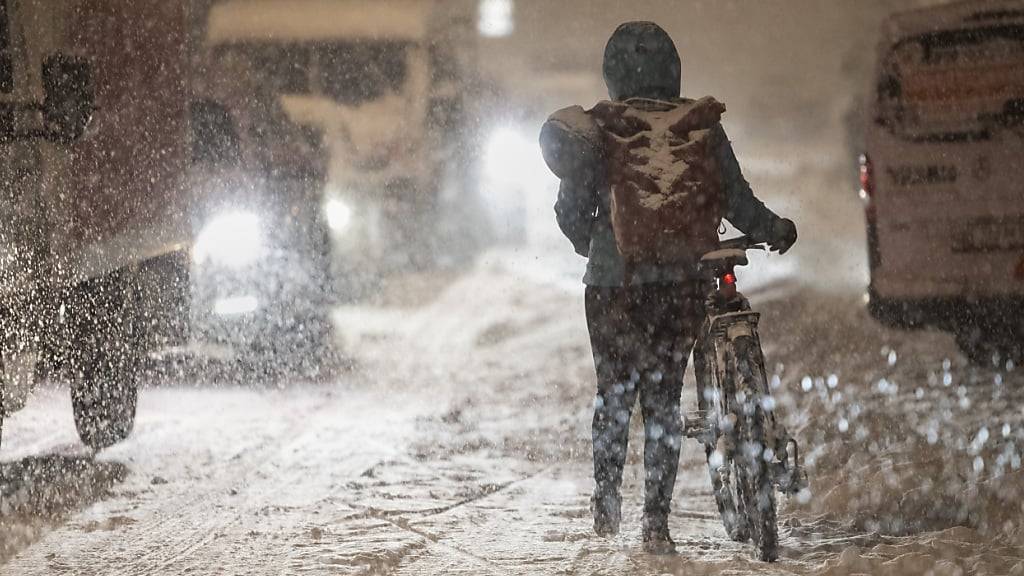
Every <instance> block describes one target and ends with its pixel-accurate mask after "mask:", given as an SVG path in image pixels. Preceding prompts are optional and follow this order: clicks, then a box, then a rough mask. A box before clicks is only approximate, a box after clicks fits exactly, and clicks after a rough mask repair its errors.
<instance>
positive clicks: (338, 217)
mask: <svg viewBox="0 0 1024 576" xmlns="http://www.w3.org/2000/svg"><path fill="white" fill-rule="evenodd" d="M324 213H325V214H326V216H327V225H328V226H330V228H331V230H333V231H335V232H344V231H345V230H346V229H348V226H349V224H351V223H352V208H351V207H349V205H348V204H346V203H345V202H344V201H342V200H339V199H337V198H331V199H330V200H328V201H327V202H326V203H325V204H324Z"/></svg>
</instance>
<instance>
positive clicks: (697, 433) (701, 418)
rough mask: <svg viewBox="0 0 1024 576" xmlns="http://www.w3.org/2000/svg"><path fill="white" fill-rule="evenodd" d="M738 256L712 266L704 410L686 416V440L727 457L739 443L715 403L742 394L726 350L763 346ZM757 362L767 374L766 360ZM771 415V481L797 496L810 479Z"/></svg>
mask: <svg viewBox="0 0 1024 576" xmlns="http://www.w3.org/2000/svg"><path fill="white" fill-rule="evenodd" d="M740 240H744V239H738V240H737V242H738V241H740ZM750 247H753V246H751V245H747V246H744V248H745V249H748V248H750ZM735 252H737V250H735V249H734V250H732V251H730V252H729V253H725V252H723V254H724V256H721V258H720V261H716V262H714V263H713V264H711V265H709V266H707V268H706V270H705V275H706V284H707V286H708V287H709V290H708V294H707V297H706V299H705V310H706V314H707V315H706V318H705V320H704V324H703V325H702V327H701V330H700V332H699V333H698V338H697V342H696V344H695V346H694V352H693V357H694V364H695V370H696V377H697V394H698V406H701V407H703V408H700V409H698V411H697V412H696V413H691V414H688V415H686V416H685V417H684V426H683V429H684V435H685V436H687V437H689V438H693V439H696V440H699V441H701V442H702V443H704V444H705V445H706V446H708V447H713V448H714V449H716V450H719V451H722V452H723V453H725V452H728V453H732V452H733V451H735V449H736V446H735V442H734V441H733V440H731V438H730V437H731V434H729V433H728V432H726V431H724V430H722V429H721V428H722V427H720V423H719V422H717V415H716V414H715V410H714V409H713V408H710V405H711V404H712V403H713V402H716V401H718V399H719V398H724V399H726V403H727V404H728V399H731V398H735V397H736V394H737V393H738V392H739V391H737V390H735V389H733V386H734V382H732V381H731V379H729V378H727V377H726V374H725V371H726V362H727V359H726V354H727V351H728V349H729V347H730V346H731V344H732V343H733V342H735V341H736V340H737V339H739V338H749V339H751V340H753V341H754V342H755V343H756V347H757V349H758V350H760V348H761V347H760V336H759V334H758V324H759V322H760V319H761V314H760V313H758V312H755V311H753V310H752V309H751V307H750V302H749V301H748V300H747V298H746V297H745V296H744V295H743V294H742V293H740V292H739V290H738V288H737V280H736V275H735V267H736V266H739V265H745V264H746V257H745V255H743V256H742V257H740V256H739V255H737V254H736V253H735ZM716 260H717V259H716ZM708 351H714V354H713V356H708V355H707V352H708ZM712 358H713V360H711V362H710V364H711V365H708V364H709V362H708V360H709V359H712ZM758 361H759V364H760V366H759V369H760V370H761V371H762V373H763V371H764V359H763V357H761V358H759V359H758ZM708 371H713V373H709V372H708ZM763 384H764V390H760V391H757V392H758V393H760V394H763V395H764V396H765V397H771V391H770V390H769V389H768V383H767V381H765V382H764V383H763ZM709 385H710V388H711V390H710V393H709ZM766 416H767V418H766V420H767V424H768V426H767V430H766V434H765V436H766V438H765V440H766V443H768V444H769V447H770V448H771V449H772V451H773V452H774V454H775V461H774V462H772V463H771V466H770V467H769V469H770V473H771V477H772V482H773V484H774V485H775V486H776V487H777V488H778V490H779V491H781V492H783V493H784V494H790V495H792V494H796V493H797V492H799V491H800V490H802V489H804V488H805V487H806V486H807V475H806V473H805V472H804V470H803V469H802V468H801V466H800V461H799V445H798V444H797V442H796V440H795V439H793V438H792V437H791V436H790V435H789V433H788V431H787V430H786V428H785V426H783V425H782V424H781V423H780V422H778V421H777V419H776V418H775V414H774V412H772V411H768V412H767V414H766ZM723 432H726V433H723ZM723 441H724V442H723Z"/></svg>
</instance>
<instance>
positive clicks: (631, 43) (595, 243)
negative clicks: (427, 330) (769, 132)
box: [555, 22, 779, 286]
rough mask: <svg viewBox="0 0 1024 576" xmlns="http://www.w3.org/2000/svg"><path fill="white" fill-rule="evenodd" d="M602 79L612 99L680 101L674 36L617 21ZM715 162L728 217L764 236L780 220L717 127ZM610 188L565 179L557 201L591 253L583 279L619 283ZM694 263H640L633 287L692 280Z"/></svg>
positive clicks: (562, 222)
mask: <svg viewBox="0 0 1024 576" xmlns="http://www.w3.org/2000/svg"><path fill="white" fill-rule="evenodd" d="M603 68H604V79H605V83H606V84H607V86H608V95H609V96H610V97H611V99H612V100H617V101H623V100H628V99H630V98H647V99H653V100H664V101H677V100H679V99H680V88H681V77H682V74H681V69H682V67H681V65H680V59H679V52H678V51H677V50H676V47H675V44H674V43H673V42H672V38H671V37H669V35H668V33H667V32H665V31H664V30H663V29H662V28H661V27H659V26H658V25H657V24H654V23H652V22H629V23H626V24H623V25H621V26H619V28H618V29H617V30H616V31H615V33H614V34H613V35H612V37H611V39H610V40H609V41H608V45H607V47H606V48H605V53H604V66H603ZM717 130H718V131H719V134H718V141H719V142H720V145H719V148H718V151H717V153H718V163H719V165H720V166H721V169H722V182H723V183H724V184H725V195H726V213H725V217H726V219H727V220H728V221H729V222H731V223H732V224H733V226H735V227H736V228H738V229H739V230H740V231H741V232H743V233H745V234H749V235H750V236H752V237H753V238H755V239H759V240H767V236H768V234H769V231H770V230H771V229H772V226H773V224H774V222H775V221H776V220H778V219H779V217H778V216H776V215H775V214H774V213H773V212H772V211H771V210H769V209H768V208H767V207H765V205H764V204H763V203H762V202H761V201H760V200H758V199H757V198H756V197H755V196H754V193H753V191H751V189H750V184H748V183H747V181H746V179H744V177H743V172H742V171H741V170H740V165H739V162H738V161H737V160H736V155H735V153H734V152H733V149H732V144H731V143H730V142H729V139H728V137H727V136H726V134H725V131H724V130H723V129H722V127H721V126H720V125H719V126H718V127H717ZM609 206H610V191H609V190H608V188H607V186H603V185H600V184H595V183H591V182H585V181H583V180H581V179H576V178H573V177H571V176H568V177H563V178H562V183H561V186H560V188H559V192H558V201H557V203H556V204H555V214H556V217H557V220H558V225H559V227H560V228H561V229H562V232H563V233H564V234H565V235H566V237H568V238H569V240H570V241H571V242H572V244H573V246H574V247H575V249H576V252H578V253H579V254H580V255H582V256H586V257H587V258H588V262H587V272H586V276H584V279H583V281H584V283H586V284H587V285H590V286H623V285H624V284H625V282H626V280H625V273H624V269H623V268H624V267H623V261H622V257H621V256H620V255H619V251H618V248H617V247H616V244H615V236H614V234H613V232H612V225H611V218H610V216H609V214H610V208H609ZM696 276H697V270H696V263H695V262H694V263H690V264H678V265H673V266H655V265H647V266H640V267H638V268H637V269H635V270H634V271H633V274H632V276H631V283H632V284H642V283H650V282H682V281H687V280H690V279H693V278H696Z"/></svg>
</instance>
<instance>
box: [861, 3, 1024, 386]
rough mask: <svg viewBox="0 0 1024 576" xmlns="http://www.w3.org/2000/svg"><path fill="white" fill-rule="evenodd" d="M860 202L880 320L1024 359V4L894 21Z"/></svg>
mask: <svg viewBox="0 0 1024 576" xmlns="http://www.w3.org/2000/svg"><path fill="white" fill-rule="evenodd" d="M872 93H873V95H874V96H873V98H872V102H871V107H870V108H871V110H870V114H869V117H868V125H867V127H866V149H865V152H864V154H863V156H862V157H861V197H862V198H863V199H864V202H865V208H866V216H867V236H868V259H869V269H870V279H871V281H870V286H869V294H868V301H869V310H870V311H871V313H872V314H873V315H874V316H875V317H876V318H878V319H880V320H882V321H883V322H885V323H887V324H890V325H894V326H899V327H907V328H915V327H928V326H931V327H936V328H939V329H942V330H945V331H948V332H951V333H953V334H954V336H955V338H956V342H957V344H958V345H959V347H960V348H961V349H962V350H963V352H964V353H965V355H966V356H967V357H968V359H969V360H971V361H972V362H974V363H977V364H982V365H986V366H990V367H991V366H999V367H1005V365H1006V363H1007V362H1010V363H1017V364H1019V363H1020V362H1021V361H1022V360H1024V358H1022V356H1024V194H1022V193H1021V184H1020V183H1021V181H1022V180H1024V164H1022V163H1021V162H1020V158H1021V154H1022V153H1024V4H1022V3H1021V2H1020V1H1019V0H1018V1H1007V0H985V1H978V0H974V1H966V2H956V3H953V4H948V5H943V6H937V7H931V8H925V9H919V10H914V11H909V12H904V13H900V14H896V15H894V16H892V17H891V18H890V19H889V20H888V21H887V22H886V23H885V25H884V28H883V34H882V41H881V43H880V45H879V49H878V60H877V68H876V74H875V77H874V90H873V91H872Z"/></svg>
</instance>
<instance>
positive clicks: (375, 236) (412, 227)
mask: <svg viewBox="0 0 1024 576" xmlns="http://www.w3.org/2000/svg"><path fill="white" fill-rule="evenodd" d="M450 4H454V3H450ZM451 11H452V6H451V5H447V6H445V10H443V11H442V10H438V9H437V6H436V4H435V3H434V2H431V1H423V0H399V1H396V2H386V3H384V2H376V1H373V0H343V1H331V0H288V1H285V0H258V1H249V0H230V1H226V2H222V3H219V4H216V5H215V6H214V7H213V8H212V10H211V12H210V17H209V22H208V28H207V31H206V41H207V46H208V48H209V50H211V52H212V58H213V60H214V62H215V63H216V65H217V66H219V67H222V68H223V67H227V68H232V69H234V67H237V69H238V70H245V71H246V72H245V73H246V74H248V75H250V76H252V77H258V78H261V79H262V82H263V83H264V84H265V86H268V87H270V90H271V91H272V92H273V93H274V94H277V95H278V96H280V97H281V101H282V102H283V105H284V108H285V109H286V110H287V113H288V115H289V116H290V117H291V118H293V119H295V120H296V121H299V122H301V123H303V124H304V125H306V126H310V127H315V128H316V129H317V130H319V131H322V132H323V133H324V135H325V142H326V143H327V145H328V148H329V149H330V152H331V153H330V158H331V161H330V167H329V175H328V192H327V194H326V195H325V197H324V207H325V210H326V214H327V222H328V226H329V229H330V239H331V243H332V249H331V250H332V260H333V265H334V269H335V279H336V281H337V282H338V283H339V285H340V286H341V287H342V290H341V292H342V293H343V294H344V293H349V292H351V291H352V290H356V291H358V290H359V288H360V287H361V286H360V285H361V284H367V283H369V284H370V285H373V284H374V283H375V282H376V280H377V279H379V277H380V275H381V274H382V273H387V272H389V271H393V270H396V269H397V270H404V269H408V267H409V266H410V265H414V266H415V265H425V264H429V261H431V260H433V259H434V257H435V255H436V254H438V253H442V254H443V253H444V252H445V249H444V247H439V246H438V245H437V244H438V237H437V235H436V231H437V230H438V229H443V228H444V225H443V224H442V223H441V222H440V220H441V219H442V218H443V216H442V214H443V213H444V212H445V211H444V210H441V207H442V204H443V203H444V202H445V199H446V198H452V197H457V196H459V195H460V194H464V193H465V192H467V187H468V186H467V184H468V182H467V180H466V176H467V174H468V173H469V172H471V170H469V169H468V168H467V166H466V162H465V160H466V157H467V156H466V155H465V150H466V148H467V147H465V146H462V143H463V142H464V141H465V140H466V139H467V133H468V132H469V131H468V130H467V118H466V115H465V105H466V102H465V100H464V98H465V92H466V90H465V88H466V86H465V80H466V76H467V73H468V72H467V68H468V66H466V65H465V60H466V54H469V53H472V49H471V46H472V41H470V40H468V39H467V38H466V35H467V34H468V31H467V30H464V29H463V28H462V27H460V24H459V22H458V18H453V17H452V16H451V14H450V12H451ZM474 192H475V191H474Z"/></svg>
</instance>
